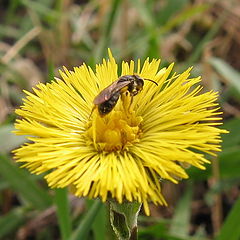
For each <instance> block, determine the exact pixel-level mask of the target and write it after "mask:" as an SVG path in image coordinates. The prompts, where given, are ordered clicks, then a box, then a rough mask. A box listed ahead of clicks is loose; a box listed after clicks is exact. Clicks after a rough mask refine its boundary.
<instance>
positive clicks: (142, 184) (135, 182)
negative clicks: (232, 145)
mask: <svg viewBox="0 0 240 240" xmlns="http://www.w3.org/2000/svg"><path fill="white" fill-rule="evenodd" d="M159 64H160V60H156V59H153V60H152V61H149V59H147V60H146V61H145V62H144V64H143V66H141V63H140V60H139V61H138V62H137V63H134V61H130V63H127V62H122V65H121V74H120V75H118V72H119V67H118V65H117V64H116V62H115V60H114V58H113V56H112V54H111V52H110V51H109V60H107V61H106V60H103V63H102V64H99V65H97V66H96V71H95V72H94V71H93V70H92V69H91V68H90V67H88V66H86V65H85V64H83V65H82V66H80V67H76V68H74V70H73V71H68V70H67V69H65V68H64V71H60V73H61V77H62V80H60V79H58V78H56V79H55V81H52V82H51V83H47V84H43V83H40V84H38V85H37V86H36V88H34V89H33V91H34V93H30V92H27V91H25V93H26V94H27V97H26V99H24V104H23V106H21V108H20V109H18V110H16V113H17V114H18V115H19V116H21V119H17V120H16V124H15V127H16V129H17V130H16V134H18V135H28V140H29V142H27V143H26V144H24V145H23V146H21V147H20V148H19V149H16V150H15V151H14V154H15V158H16V159H17V161H18V162H22V163H24V164H23V165H22V166H23V167H26V168H28V169H29V170H30V171H31V172H32V173H35V174H41V173H44V172H47V174H46V175H45V178H46V181H47V183H48V185H49V186H50V187H53V188H63V187H66V186H70V187H71V189H72V191H73V192H74V194H75V195H77V196H88V197H89V198H97V197H99V198H101V199H102V201H106V200H107V199H108V198H111V199H112V198H113V199H115V200H116V201H117V202H119V203H122V202H123V201H130V202H131V201H137V202H140V203H143V205H144V209H145V212H146V214H149V208H148V202H150V201H151V202H153V203H154V204H160V205H165V204H166V202H165V200H164V197H163V195H162V193H161V184H160V179H167V180H170V181H172V182H174V183H178V179H179V178H181V179H182V178H183V179H184V178H188V175H187V174H186V172H185V168H184V165H193V166H195V167H197V168H200V169H204V168H205V167H204V164H205V163H209V161H208V160H207V159H206V158H205V156H204V153H208V154H212V155H215V153H216V152H217V151H220V142H221V139H220V133H224V132H226V131H224V130H221V129H219V128H217V127H216V126H217V125H220V124H221V123H220V120H221V117H219V114H220V112H219V111H218V110H219V106H218V104H217V103H216V100H217V97H218V94H217V93H216V92H213V91H209V92H204V93H200V92H201V91H202V86H201V85H199V82H200V81H201V80H200V77H197V78H190V77H189V76H190V70H191V68H189V69H187V70H186V71H185V72H183V73H181V74H176V73H173V72H172V68H173V64H171V65H170V66H169V67H167V68H162V69H160V70H159ZM134 74H136V75H139V76H140V77H141V78H143V79H151V80H153V81H155V82H156V83H157V84H158V86H156V85H155V84H153V83H152V82H150V81H144V86H143V89H142V91H141V92H139V93H138V94H137V95H136V96H133V97H132V96H131V95H130V94H128V93H129V92H128V91H127V90H125V91H122V92H121V96H120V98H119V100H118V101H117V104H116V106H114V107H113V109H112V110H111V111H110V113H108V114H106V115H104V116H101V115H100V114H99V111H98V108H97V106H94V104H93V100H94V98H95V97H96V96H97V95H98V94H99V93H100V92H101V90H103V89H104V88H106V87H107V86H109V85H110V84H111V83H112V82H114V81H116V80H117V79H118V78H119V77H120V76H123V75H134Z"/></svg>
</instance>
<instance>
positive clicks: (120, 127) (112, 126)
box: [86, 92, 142, 152]
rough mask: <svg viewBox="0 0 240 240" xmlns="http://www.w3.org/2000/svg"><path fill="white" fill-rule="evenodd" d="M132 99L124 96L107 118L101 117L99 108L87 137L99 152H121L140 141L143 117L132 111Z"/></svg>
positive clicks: (91, 122)
mask: <svg viewBox="0 0 240 240" xmlns="http://www.w3.org/2000/svg"><path fill="white" fill-rule="evenodd" d="M131 98H132V97H130V95H129V94H128V92H126V93H124V94H122V96H121V99H119V101H118V103H117V105H116V106H115V107H114V108H113V110H112V111H111V112H110V113H109V114H106V115H105V116H103V117H102V116H100V115H99V112H98V109H97V107H96V108H95V109H94V111H93V113H92V118H91V121H90V122H89V123H88V126H87V131H86V136H87V138H88V139H89V140H90V142H91V144H94V146H95V148H96V149H97V150H98V151H107V152H111V151H120V150H124V149H126V148H127V147H128V146H130V145H132V143H133V142H137V141H139V137H140V134H141V129H140V123H141V122H142V117H140V116H136V114H135V112H134V111H133V110H132V109H131V103H132V99H131Z"/></svg>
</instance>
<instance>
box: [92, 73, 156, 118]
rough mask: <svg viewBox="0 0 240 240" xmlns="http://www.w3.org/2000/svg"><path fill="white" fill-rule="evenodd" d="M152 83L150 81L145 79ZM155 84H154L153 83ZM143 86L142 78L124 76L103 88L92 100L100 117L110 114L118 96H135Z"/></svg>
mask: <svg viewBox="0 0 240 240" xmlns="http://www.w3.org/2000/svg"><path fill="white" fill-rule="evenodd" d="M145 80H149V81H152V82H154V81H153V80H150V79H145ZM154 83H155V84H157V83H156V82H154ZM143 85H144V80H143V78H141V77H139V76H138V75H124V76H121V77H120V78H119V79H118V80H116V81H114V82H113V83H112V84H111V85H109V86H108V87H106V88H104V89H103V90H102V91H101V92H100V93H99V94H98V95H97V96H96V97H95V99H94V101H93V103H94V104H95V105H96V106H97V107H98V112H99V114H100V116H105V115H106V114H108V113H110V112H111V111H112V109H113V108H114V107H115V106H116V104H117V102H118V99H119V97H120V95H121V94H122V93H124V92H126V91H128V92H129V93H130V96H131V97H133V96H135V95H137V94H138V93H139V92H140V91H141V90H142V89H143Z"/></svg>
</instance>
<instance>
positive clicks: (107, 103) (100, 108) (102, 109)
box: [98, 91, 120, 115]
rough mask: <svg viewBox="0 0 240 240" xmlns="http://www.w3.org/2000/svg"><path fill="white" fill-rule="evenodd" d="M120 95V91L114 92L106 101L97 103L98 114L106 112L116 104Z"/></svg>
mask: <svg viewBox="0 0 240 240" xmlns="http://www.w3.org/2000/svg"><path fill="white" fill-rule="evenodd" d="M119 96H120V91H118V92H116V93H114V94H113V95H112V96H111V97H110V98H109V99H108V100H107V101H105V102H103V103H101V104H99V105H98V112H99V114H100V115H105V114H108V113H110V112H111V111H112V109H113V108H114V107H115V105H116V104H117V101H118V99H119Z"/></svg>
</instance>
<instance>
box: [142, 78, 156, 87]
mask: <svg viewBox="0 0 240 240" xmlns="http://www.w3.org/2000/svg"><path fill="white" fill-rule="evenodd" d="M144 80H147V81H150V82H153V83H155V84H156V85H157V86H158V83H157V82H155V81H153V80H152V79H148V78H144Z"/></svg>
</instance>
